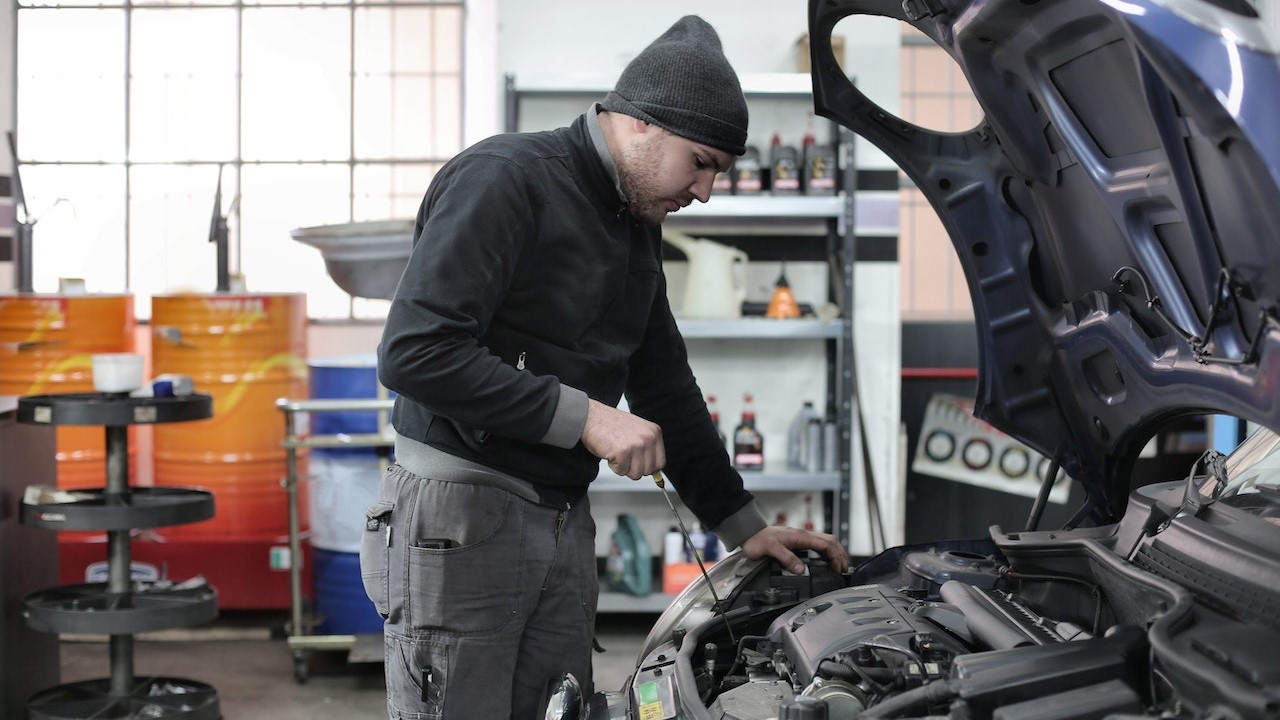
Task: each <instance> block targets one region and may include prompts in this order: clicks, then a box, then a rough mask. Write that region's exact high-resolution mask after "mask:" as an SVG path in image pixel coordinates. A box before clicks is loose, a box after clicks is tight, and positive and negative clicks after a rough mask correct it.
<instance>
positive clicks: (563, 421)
mask: <svg viewBox="0 0 1280 720" xmlns="http://www.w3.org/2000/svg"><path fill="white" fill-rule="evenodd" d="M586 426H587V394H586V393H584V392H582V391H581V390H579V389H577V388H572V387H569V386H568V385H563V384H562V385H561V386H560V402H559V403H558V404H556V414H555V415H554V416H553V417H552V418H551V427H549V428H547V434H546V435H543V436H542V439H541V440H539V441H538V442H540V443H542V444H544V445H551V446H552V447H558V448H564V449H565V450H568V449H570V448H572V447H573V446H574V445H577V444H578V441H579V440H581V439H582V429H583V428H585V427H586Z"/></svg>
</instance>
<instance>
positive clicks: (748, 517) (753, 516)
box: [711, 500, 769, 550]
mask: <svg viewBox="0 0 1280 720" xmlns="http://www.w3.org/2000/svg"><path fill="white" fill-rule="evenodd" d="M766 527H769V521H768V520H765V518H764V513H763V512H761V511H760V506H759V505H757V504H756V501H755V500H752V501H751V502H749V503H747V504H746V505H744V506H743V508H742V509H741V510H739V511H738V512H736V513H734V514H732V515H730V516H729V517H727V518H725V520H724V522H722V523H720V524H719V525H717V526H716V527H714V528H712V529H711V531H712V532H714V533H715V534H716V537H718V538H720V541H721V542H723V543H724V546H725V547H727V548H729V549H730V550H732V549H734V548H736V547H739V546H741V545H742V543H744V542H746V541H747V538H749V537H751V536H752V535H755V534H756V533H758V532H760V531H761V530H763V529H765V528H766Z"/></svg>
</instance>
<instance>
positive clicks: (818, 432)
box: [804, 413, 823, 472]
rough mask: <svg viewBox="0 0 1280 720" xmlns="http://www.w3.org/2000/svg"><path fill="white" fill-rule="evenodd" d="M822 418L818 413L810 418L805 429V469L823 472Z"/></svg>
mask: <svg viewBox="0 0 1280 720" xmlns="http://www.w3.org/2000/svg"><path fill="white" fill-rule="evenodd" d="M822 450H823V447H822V418H820V417H818V414H817V413H814V414H813V417H811V418H809V421H808V424H807V425H805V429H804V469H805V470H808V471H809V472H822Z"/></svg>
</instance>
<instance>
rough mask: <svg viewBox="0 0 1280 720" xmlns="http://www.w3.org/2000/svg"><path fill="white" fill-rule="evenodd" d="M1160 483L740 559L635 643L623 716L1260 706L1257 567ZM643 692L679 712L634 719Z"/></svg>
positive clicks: (764, 718) (1273, 693)
mask: <svg viewBox="0 0 1280 720" xmlns="http://www.w3.org/2000/svg"><path fill="white" fill-rule="evenodd" d="M1179 492H1180V490H1179V489H1178V488H1176V487H1169V488H1166V489H1164V490H1160V489H1158V488H1156V489H1149V490H1144V491H1143V492H1140V493H1137V494H1135V496H1134V499H1133V500H1131V507H1130V512H1129V513H1127V514H1126V518H1125V521H1124V522H1122V523H1121V524H1119V525H1111V526H1103V527H1097V528H1083V529H1076V530H1071V531H1042V532H1034V533H1004V532H1002V531H1001V530H1000V529H999V528H992V531H991V537H990V538H989V539H982V540H963V541H948V542H944V543H937V544H931V545H928V546H920V547H903V548H895V549H893V550H891V551H887V552H886V553H883V554H881V555H880V556H877V557H876V558H873V559H872V560H870V561H868V562H867V563H864V564H863V565H861V566H859V567H858V568H857V569H856V570H855V571H853V572H851V573H849V574H845V575H841V574H838V573H835V572H833V571H832V570H831V569H830V568H828V567H827V564H826V562H825V561H823V560H821V559H818V558H814V557H811V558H809V560H808V569H807V571H806V573H805V574H803V575H792V574H790V573H786V572H783V571H782V570H780V568H779V567H778V566H777V565H776V564H775V563H773V562H764V563H750V562H748V563H744V564H743V566H742V569H740V570H739V571H738V575H739V576H738V577H736V578H733V581H732V583H725V587H729V586H730V585H732V586H733V589H732V591H731V592H727V593H723V594H721V605H722V606H723V607H724V608H725V609H726V612H724V613H715V612H711V607H710V604H711V603H708V605H707V606H706V607H704V608H702V609H703V610H704V612H701V613H698V612H691V613H689V614H688V615H687V616H686V617H687V618H688V620H689V621H688V622H686V623H683V624H682V625H680V626H679V627H677V628H676V629H674V630H673V631H671V632H670V635H669V637H667V638H660V642H659V643H658V644H657V645H655V646H652V649H651V651H650V652H649V653H648V655H647V656H646V657H644V658H642V660H641V662H640V663H639V665H638V668H637V671H636V674H635V675H634V676H633V678H632V683H631V693H632V696H633V698H634V701H635V706H636V707H638V708H639V712H638V715H636V716H637V717H640V718H661V717H679V718H713V719H714V720H770V719H773V718H776V719H777V720H807V719H808V718H819V719H820V718H830V719H831V720H842V719H846V718H875V717H886V718H888V717H913V718H920V717H949V718H954V719H956V720H961V719H967V718H1000V719H1001V720H1022V719H1030V718H1038V719H1045V718H1053V719H1058V720H1067V719H1075V718H1080V719H1083V718H1101V717H1107V716H1115V717H1128V718H1138V717H1145V718H1154V717H1163V718H1176V717H1186V718H1210V717H1213V718H1251V717H1276V716H1277V715H1280V666H1277V663H1276V662H1275V661H1274V647H1276V645H1277V644H1278V643H1280V631H1277V628H1276V623H1275V618H1274V613H1275V612H1276V611H1277V608H1275V607H1274V602H1273V600H1274V597H1273V594H1270V593H1268V592H1267V591H1266V589H1265V587H1263V585H1265V583H1266V582H1268V581H1267V580H1265V578H1262V577H1259V578H1258V580H1257V582H1259V583H1262V585H1259V586H1258V587H1257V588H1246V587H1241V586H1239V582H1238V577H1237V580H1236V581H1234V583H1235V584H1236V585H1237V586H1235V587H1232V586H1231V585H1232V584H1233V583H1232V582H1228V581H1230V579H1231V578H1230V576H1229V574H1228V573H1227V572H1226V571H1223V572H1218V571H1217V570H1216V569H1215V565H1216V566H1218V567H1222V568H1230V567H1232V566H1233V564H1235V563H1239V562H1254V563H1256V562H1258V561H1259V560H1260V559H1261V556H1259V555H1257V554H1253V555H1249V554H1247V553H1246V554H1239V553H1238V551H1233V550H1232V548H1233V547H1234V546H1233V545H1232V544H1231V543H1228V542H1225V541H1224V542H1223V543H1221V545H1220V547H1216V548H1215V547H1213V545H1215V543H1209V542H1207V541H1206V538H1207V536H1206V535H1205V532H1206V527H1205V523H1204V520H1205V519H1206V517H1207V516H1202V517H1200V518H1190V517H1182V518H1178V519H1174V518H1173V517H1172V516H1173V514H1175V511H1176V509H1177V504H1176V503H1177V498H1178V497H1179ZM1144 493H1145V495H1144ZM1162 493H1163V495H1162ZM1224 510H1225V509H1224ZM1171 520H1173V521H1171ZM1210 524H1212V523H1210ZM1219 553H1220V554H1219ZM1206 560H1207V561H1208V562H1205V561H1206ZM1193 567H1194V569H1195V573H1198V574H1193ZM690 609H691V610H692V609H693V608H690ZM653 637H654V636H652V635H651V639H652V638H653ZM695 695H696V697H694V696H695ZM646 698H648V699H649V700H650V701H651V703H650V705H649V707H650V708H659V707H661V708H670V707H679V708H680V712H679V714H676V715H664V714H662V713H665V712H667V710H665V709H664V710H662V711H661V712H659V711H657V710H651V711H649V714H646V706H645V699H646ZM664 701H665V704H663V702H664ZM819 705H821V706H823V707H822V708H821V710H820V711H819V710H817V709H816V708H817V706H819ZM593 717H596V716H594V715H593Z"/></svg>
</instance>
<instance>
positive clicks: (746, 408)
mask: <svg viewBox="0 0 1280 720" xmlns="http://www.w3.org/2000/svg"><path fill="white" fill-rule="evenodd" d="M733 466H734V467H735V468H737V469H739V470H763V469H764V436H763V435H761V434H760V431H759V430H757V429H756V408H755V402H754V401H753V399H752V397H751V393H745V394H743V396H742V420H741V421H740V422H739V423H738V427H736V428H734V430H733Z"/></svg>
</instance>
